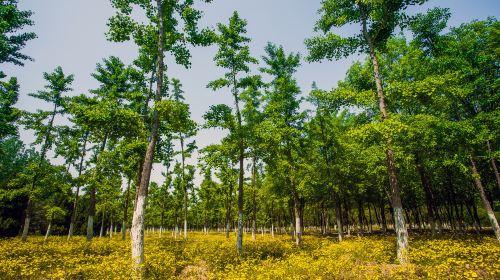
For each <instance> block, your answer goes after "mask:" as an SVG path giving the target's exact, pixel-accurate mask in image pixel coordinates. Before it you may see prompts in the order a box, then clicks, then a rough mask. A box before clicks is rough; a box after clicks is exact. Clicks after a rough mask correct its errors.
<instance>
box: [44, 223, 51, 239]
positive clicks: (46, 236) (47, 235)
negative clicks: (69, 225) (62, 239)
mask: <svg viewBox="0 0 500 280" xmlns="http://www.w3.org/2000/svg"><path fill="white" fill-rule="evenodd" d="M51 226H52V222H50V223H49V226H48V227H47V232H46V233H45V237H44V238H43V242H45V241H47V238H49V235H50V228H51Z"/></svg>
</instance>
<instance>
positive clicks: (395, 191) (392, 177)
mask: <svg viewBox="0 0 500 280" xmlns="http://www.w3.org/2000/svg"><path fill="white" fill-rule="evenodd" d="M361 13H362V24H363V35H364V37H365V39H366V42H367V44H368V47H369V49H370V58H371V60H372V64H373V73H374V78H375V83H376V85H377V95H378V101H379V108H380V112H381V114H382V122H383V121H385V120H386V119H387V118H388V117H389V116H388V114H387V109H386V105H385V96H384V89H383V87H382V80H381V78H380V74H379V65H378V60H377V56H376V55H375V47H374V44H373V42H372V41H371V38H370V35H369V34H368V31H367V27H366V10H365V9H364V8H362V9H361ZM386 157H387V171H388V174H389V183H390V186H391V202H392V207H393V209H394V227H395V230H396V239H397V256H398V260H399V262H400V263H401V264H404V263H407V262H408V247H409V246H408V231H407V230H406V224H405V219H404V216H403V206H402V204H401V195H400V190H399V184H398V178H397V172H396V162H395V159H394V152H393V150H392V137H391V135H388V137H387V146H386Z"/></svg>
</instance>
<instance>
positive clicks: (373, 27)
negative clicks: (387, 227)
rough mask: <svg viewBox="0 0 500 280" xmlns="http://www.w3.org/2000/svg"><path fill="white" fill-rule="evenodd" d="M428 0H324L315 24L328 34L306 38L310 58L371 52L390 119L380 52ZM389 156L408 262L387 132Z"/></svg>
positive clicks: (401, 255)
mask: <svg viewBox="0 0 500 280" xmlns="http://www.w3.org/2000/svg"><path fill="white" fill-rule="evenodd" d="M423 2H425V0H397V1H353V0H342V1H337V0H325V1H323V2H322V5H321V9H320V10H319V13H321V19H320V20H319V21H318V22H317V23H316V27H315V30H316V31H322V32H323V33H324V34H325V36H318V37H314V38H311V39H307V40H306V41H305V43H306V45H307V48H308V49H309V56H308V57H307V59H308V61H320V60H322V59H325V58H326V59H330V60H331V59H333V58H335V59H340V58H341V57H346V56H349V55H351V54H353V53H356V52H357V51H361V52H364V53H368V54H369V56H370V58H371V62H372V65H373V75H374V78H375V83H376V89H377V96H378V102H379V110H380V114H381V117H382V122H384V121H385V120H387V119H388V118H389V114H388V111H387V106H386V97H385V95H384V89H383V83H382V78H381V76H380V70H379V64H378V59H377V52H379V51H380V50H381V49H382V48H383V47H384V45H385V43H386V41H387V39H388V38H389V37H390V36H391V35H392V33H393V32H394V29H395V28H396V27H397V25H398V24H400V23H401V22H400V20H401V19H402V18H404V15H405V14H404V10H405V9H406V8H407V7H408V6H410V5H414V4H422V3H423ZM351 23H354V24H360V25H361V33H359V34H356V35H354V36H351V37H347V38H343V37H341V36H339V35H336V34H334V33H333V32H331V29H332V28H338V27H342V26H345V25H347V24H351ZM386 137H387V146H386V157H387V171H388V174H389V182H390V186H391V202H392V207H393V209H394V218H395V224H396V236H397V253H398V259H399V261H400V262H401V263H406V262H408V232H407V230H406V224H405V220H404V216H403V207H402V204H401V196H400V189H399V184H398V179H397V172H396V163H395V159H394V151H393V148H392V143H391V142H392V137H391V136H390V135H387V136H386Z"/></svg>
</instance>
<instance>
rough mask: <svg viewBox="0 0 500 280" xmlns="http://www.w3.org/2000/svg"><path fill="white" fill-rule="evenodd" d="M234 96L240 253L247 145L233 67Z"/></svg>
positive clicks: (241, 247) (237, 244) (238, 241)
mask: <svg viewBox="0 0 500 280" xmlns="http://www.w3.org/2000/svg"><path fill="white" fill-rule="evenodd" d="M232 73H233V97H234V105H235V107H236V118H237V121H238V127H237V129H238V131H237V133H238V149H239V155H238V156H239V167H240V168H239V178H238V237H237V239H236V249H237V251H238V254H241V253H242V252H243V179H244V176H245V170H244V168H243V161H244V159H245V147H244V145H245V144H244V142H243V131H242V121H241V113H240V104H239V98H238V92H237V81H236V71H235V70H234V69H233V70H232Z"/></svg>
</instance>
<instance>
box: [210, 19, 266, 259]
mask: <svg viewBox="0 0 500 280" xmlns="http://www.w3.org/2000/svg"><path fill="white" fill-rule="evenodd" d="M246 25H247V23H246V21H245V20H243V19H241V18H240V16H239V15H238V13H237V12H234V13H233V15H232V16H231V18H230V19H229V24H228V25H224V24H222V23H219V24H218V25H217V29H218V34H217V39H216V43H217V45H218V47H219V49H218V52H217V54H216V55H215V57H214V61H215V63H216V64H217V66H219V67H222V68H225V69H227V70H228V72H226V73H225V74H224V78H220V79H218V80H215V81H212V82H210V83H209V84H208V87H210V88H212V89H213V90H217V89H220V88H223V87H230V88H231V94H232V96H233V100H234V107H235V122H234V123H235V126H234V127H232V129H231V130H230V132H231V133H232V134H234V135H235V136H234V137H236V139H237V140H236V141H238V160H239V178H238V238H237V240H236V249H237V250H238V253H239V254H241V253H242V251H243V183H244V182H243V180H244V176H245V170H244V167H243V162H244V160H245V140H244V135H243V129H242V127H243V124H242V117H241V111H240V88H241V87H242V85H243V84H244V81H245V80H244V79H242V78H239V77H238V75H239V74H240V73H248V72H249V71H250V68H249V66H248V65H249V64H250V63H257V60H256V59H255V58H253V57H251V56H250V49H249V47H248V45H247V44H248V43H249V42H250V38H247V37H245V36H244V34H245V33H246Z"/></svg>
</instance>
